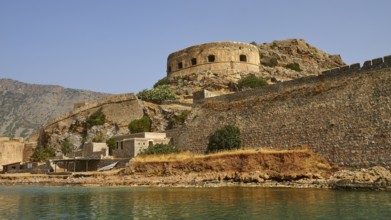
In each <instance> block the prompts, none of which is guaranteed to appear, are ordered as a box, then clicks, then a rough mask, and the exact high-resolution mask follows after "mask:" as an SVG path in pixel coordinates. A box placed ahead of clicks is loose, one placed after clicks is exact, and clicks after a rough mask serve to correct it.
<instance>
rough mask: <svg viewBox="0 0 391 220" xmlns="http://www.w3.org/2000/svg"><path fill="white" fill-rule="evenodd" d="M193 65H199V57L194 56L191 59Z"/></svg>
mask: <svg viewBox="0 0 391 220" xmlns="http://www.w3.org/2000/svg"><path fill="white" fill-rule="evenodd" d="M191 65H192V66H194V65H197V59H196V58H192V59H191Z"/></svg>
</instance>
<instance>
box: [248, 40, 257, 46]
mask: <svg viewBox="0 0 391 220" xmlns="http://www.w3.org/2000/svg"><path fill="white" fill-rule="evenodd" d="M250 44H252V45H254V46H257V45H258V44H257V42H255V41H252V42H251V43H250Z"/></svg>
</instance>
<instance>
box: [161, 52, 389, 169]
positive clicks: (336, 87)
mask: <svg viewBox="0 0 391 220" xmlns="http://www.w3.org/2000/svg"><path fill="white" fill-rule="evenodd" d="M226 124H235V125H237V126H238V127H239V128H240V130H241V133H242V144H243V146H246V147H261V148H270V149H289V148H293V147H297V146H301V145H308V146H310V147H311V148H312V149H313V150H314V151H315V152H317V153H319V154H320V155H323V156H324V157H326V158H327V159H328V160H329V161H330V162H332V163H334V164H337V165H342V166H349V167H368V166H373V165H385V166H391V59H390V56H387V57H384V58H382V59H374V60H371V61H370V62H365V63H364V66H363V67H360V65H359V64H354V65H350V66H346V67H341V68H337V69H333V70H330V71H325V72H324V73H323V74H322V75H320V76H310V77H305V78H300V79H297V80H292V81H289V82H284V83H280V84H276V85H270V86H267V87H264V88H260V89H254V90H249V91H245V92H240V93H235V94H230V95H225V96H219V97H213V98H207V99H205V100H203V101H201V102H199V103H198V104H197V105H195V106H194V108H193V110H192V112H191V113H190V115H189V117H188V119H187V121H186V123H185V125H184V127H182V128H181V129H176V130H172V131H169V132H168V135H169V136H170V137H173V141H174V144H175V145H176V146H178V147H181V148H185V149H189V150H191V151H195V152H203V151H205V149H206V146H207V139H208V136H209V135H210V134H211V133H213V132H214V131H215V130H216V129H218V128H220V127H222V126H224V125H226Z"/></svg>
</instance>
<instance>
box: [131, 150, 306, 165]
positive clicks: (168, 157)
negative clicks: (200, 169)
mask: <svg viewBox="0 0 391 220" xmlns="http://www.w3.org/2000/svg"><path fill="white" fill-rule="evenodd" d="M305 152H310V150H309V149H307V148H304V149H295V150H270V149H238V150H231V151H221V152H217V153H213V154H194V153H190V152H184V153H179V154H160V155H143V156H137V157H135V158H133V159H132V162H144V163H145V162H172V161H184V160H187V159H201V158H213V157H222V156H232V155H250V154H286V153H305Z"/></svg>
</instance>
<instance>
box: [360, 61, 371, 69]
mask: <svg viewBox="0 0 391 220" xmlns="http://www.w3.org/2000/svg"><path fill="white" fill-rule="evenodd" d="M371 67H372V60H367V61H365V62H364V64H363V66H362V68H363V69H369V68H371Z"/></svg>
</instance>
